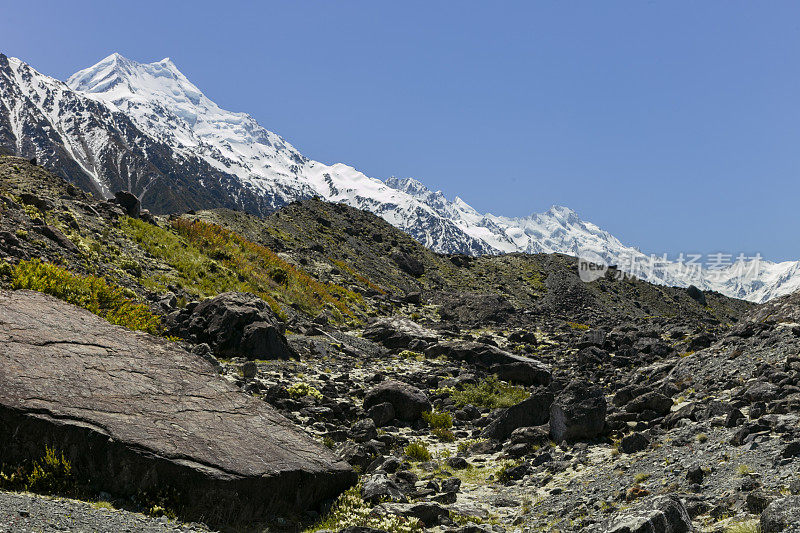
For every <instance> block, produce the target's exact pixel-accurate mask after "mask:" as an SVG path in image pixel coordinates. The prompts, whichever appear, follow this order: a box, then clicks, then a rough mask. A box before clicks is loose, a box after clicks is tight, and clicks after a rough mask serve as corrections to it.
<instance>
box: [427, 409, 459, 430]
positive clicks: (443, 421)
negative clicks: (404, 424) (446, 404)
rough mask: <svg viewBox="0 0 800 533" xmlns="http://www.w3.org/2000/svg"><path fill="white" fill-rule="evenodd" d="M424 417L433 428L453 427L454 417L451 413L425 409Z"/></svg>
mask: <svg viewBox="0 0 800 533" xmlns="http://www.w3.org/2000/svg"><path fill="white" fill-rule="evenodd" d="M422 418H423V419H424V420H425V422H427V423H428V425H429V426H430V427H431V429H450V428H451V427H453V417H452V416H451V415H450V413H432V412H430V411H425V412H424V413H422Z"/></svg>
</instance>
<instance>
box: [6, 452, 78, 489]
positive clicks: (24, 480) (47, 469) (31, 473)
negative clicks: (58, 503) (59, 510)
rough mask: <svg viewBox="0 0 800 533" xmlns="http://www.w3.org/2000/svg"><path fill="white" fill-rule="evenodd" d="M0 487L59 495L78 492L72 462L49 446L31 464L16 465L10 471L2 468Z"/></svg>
mask: <svg viewBox="0 0 800 533" xmlns="http://www.w3.org/2000/svg"><path fill="white" fill-rule="evenodd" d="M0 488H2V489H5V490H26V491H30V492H35V493H39V494H58V495H61V496H76V495H77V494H78V492H79V489H78V480H77V476H76V475H75V472H74V471H73V469H72V464H71V463H70V462H69V461H67V459H66V458H65V457H64V455H63V454H59V453H57V452H56V451H55V449H53V448H50V447H49V446H46V447H45V451H44V455H43V456H42V457H41V459H39V460H37V461H34V462H33V463H32V464H24V465H18V466H17V467H16V468H13V469H11V471H10V472H7V471H6V469H5V468H4V469H3V471H2V472H0Z"/></svg>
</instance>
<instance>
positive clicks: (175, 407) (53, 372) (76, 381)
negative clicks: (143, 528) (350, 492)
mask: <svg viewBox="0 0 800 533" xmlns="http://www.w3.org/2000/svg"><path fill="white" fill-rule="evenodd" d="M0 361H1V363H0V376H2V379H0V449H2V450H3V460H4V462H14V461H20V460H30V459H35V458H38V457H40V456H41V455H42V453H43V448H44V446H45V445H49V446H53V447H55V448H56V449H57V450H62V451H63V452H64V453H65V454H66V456H67V457H68V458H69V460H70V461H71V462H72V464H73V468H74V469H75V472H76V473H78V474H79V475H81V476H85V477H86V478H88V479H90V480H91V483H92V484H94V485H96V488H97V489H99V490H107V491H109V492H112V493H118V494H135V493H136V492H137V491H156V492H157V491H160V490H164V489H168V488H170V487H172V488H174V489H176V490H177V491H179V492H180V494H181V499H180V502H179V506H180V509H181V511H182V513H183V514H184V515H185V516H188V517H194V518H204V519H207V520H210V521H212V522H213V521H214V520H220V521H222V522H231V521H232V522H239V521H242V522H246V521H251V520H256V519H260V518H264V517H266V516H267V515H268V514H269V513H274V512H296V511H302V510H306V509H312V508H314V507H316V506H317V505H318V504H319V503H320V502H321V501H322V500H325V499H327V498H332V497H334V496H335V495H337V494H338V493H339V492H341V491H342V490H343V489H345V488H346V487H348V486H349V485H351V484H352V483H353V482H354V481H355V474H354V473H353V472H352V470H351V469H350V468H349V466H347V465H346V464H345V463H343V462H340V461H338V460H337V459H336V458H335V457H334V455H333V454H332V453H331V452H330V451H329V450H327V449H326V448H324V447H322V446H320V445H318V444H316V443H314V442H313V441H312V440H310V439H309V438H308V437H306V436H304V435H303V434H301V433H300V432H299V431H298V430H297V429H295V428H294V427H293V425H292V424H291V422H289V421H288V420H286V419H285V418H284V417H283V416H281V415H279V414H278V413H276V412H275V411H274V410H273V409H272V408H270V407H269V406H267V405H266V404H264V403H263V402H261V401H258V400H256V399H254V398H252V397H250V396H248V395H246V394H244V393H242V392H241V391H240V390H238V389H237V388H236V387H235V386H233V385H231V384H229V383H227V382H225V381H224V380H223V379H222V378H220V377H219V376H218V375H217V373H216V372H215V371H214V370H213V369H212V367H211V366H210V365H209V364H208V363H207V362H206V361H204V360H202V359H200V358H198V357H196V356H193V355H191V354H189V353H187V352H186V351H184V350H183V349H181V348H179V347H178V346H177V345H175V344H174V343H171V342H169V341H166V340H160V339H156V338H153V337H151V336H149V335H146V334H142V333H132V332H130V331H128V330H125V329H123V328H120V327H117V326H112V325H110V324H108V323H107V322H105V321H104V320H102V319H100V318H98V317H96V316H94V315H92V314H90V313H89V312H87V311H83V310H80V309H77V308H74V307H72V306H70V305H68V304H65V303H63V302H61V301H58V300H55V299H54V298H51V297H48V296H44V295H42V294H40V293H34V292H28V291H16V292H11V293H9V292H2V293H0Z"/></svg>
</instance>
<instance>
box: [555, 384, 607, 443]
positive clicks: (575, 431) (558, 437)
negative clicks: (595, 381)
mask: <svg viewBox="0 0 800 533" xmlns="http://www.w3.org/2000/svg"><path fill="white" fill-rule="evenodd" d="M605 423H606V399H605V398H604V397H603V391H602V389H600V388H599V387H594V386H591V385H587V384H586V383H583V382H580V381H573V382H572V383H570V384H569V385H567V387H566V388H565V389H564V390H563V391H561V393H559V395H558V396H557V397H556V399H555V400H554V401H553V405H552V406H551V407H550V436H552V437H553V440H554V441H556V442H561V441H564V440H567V441H571V440H580V439H593V438H595V437H598V436H600V435H602V433H603V431H604V428H605Z"/></svg>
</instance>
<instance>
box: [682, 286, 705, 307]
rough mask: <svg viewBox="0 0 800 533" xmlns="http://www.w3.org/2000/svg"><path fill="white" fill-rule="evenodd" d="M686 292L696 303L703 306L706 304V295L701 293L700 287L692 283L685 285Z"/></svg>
mask: <svg viewBox="0 0 800 533" xmlns="http://www.w3.org/2000/svg"><path fill="white" fill-rule="evenodd" d="M686 294H688V295H689V298H691V299H692V300H695V301H696V302H697V303H699V304H700V305H702V306H703V307H705V306H706V305H708V302H707V301H706V295H705V294H703V291H701V290H700V289H698V288H697V287H695V286H694V285H689V287H687V289H686Z"/></svg>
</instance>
